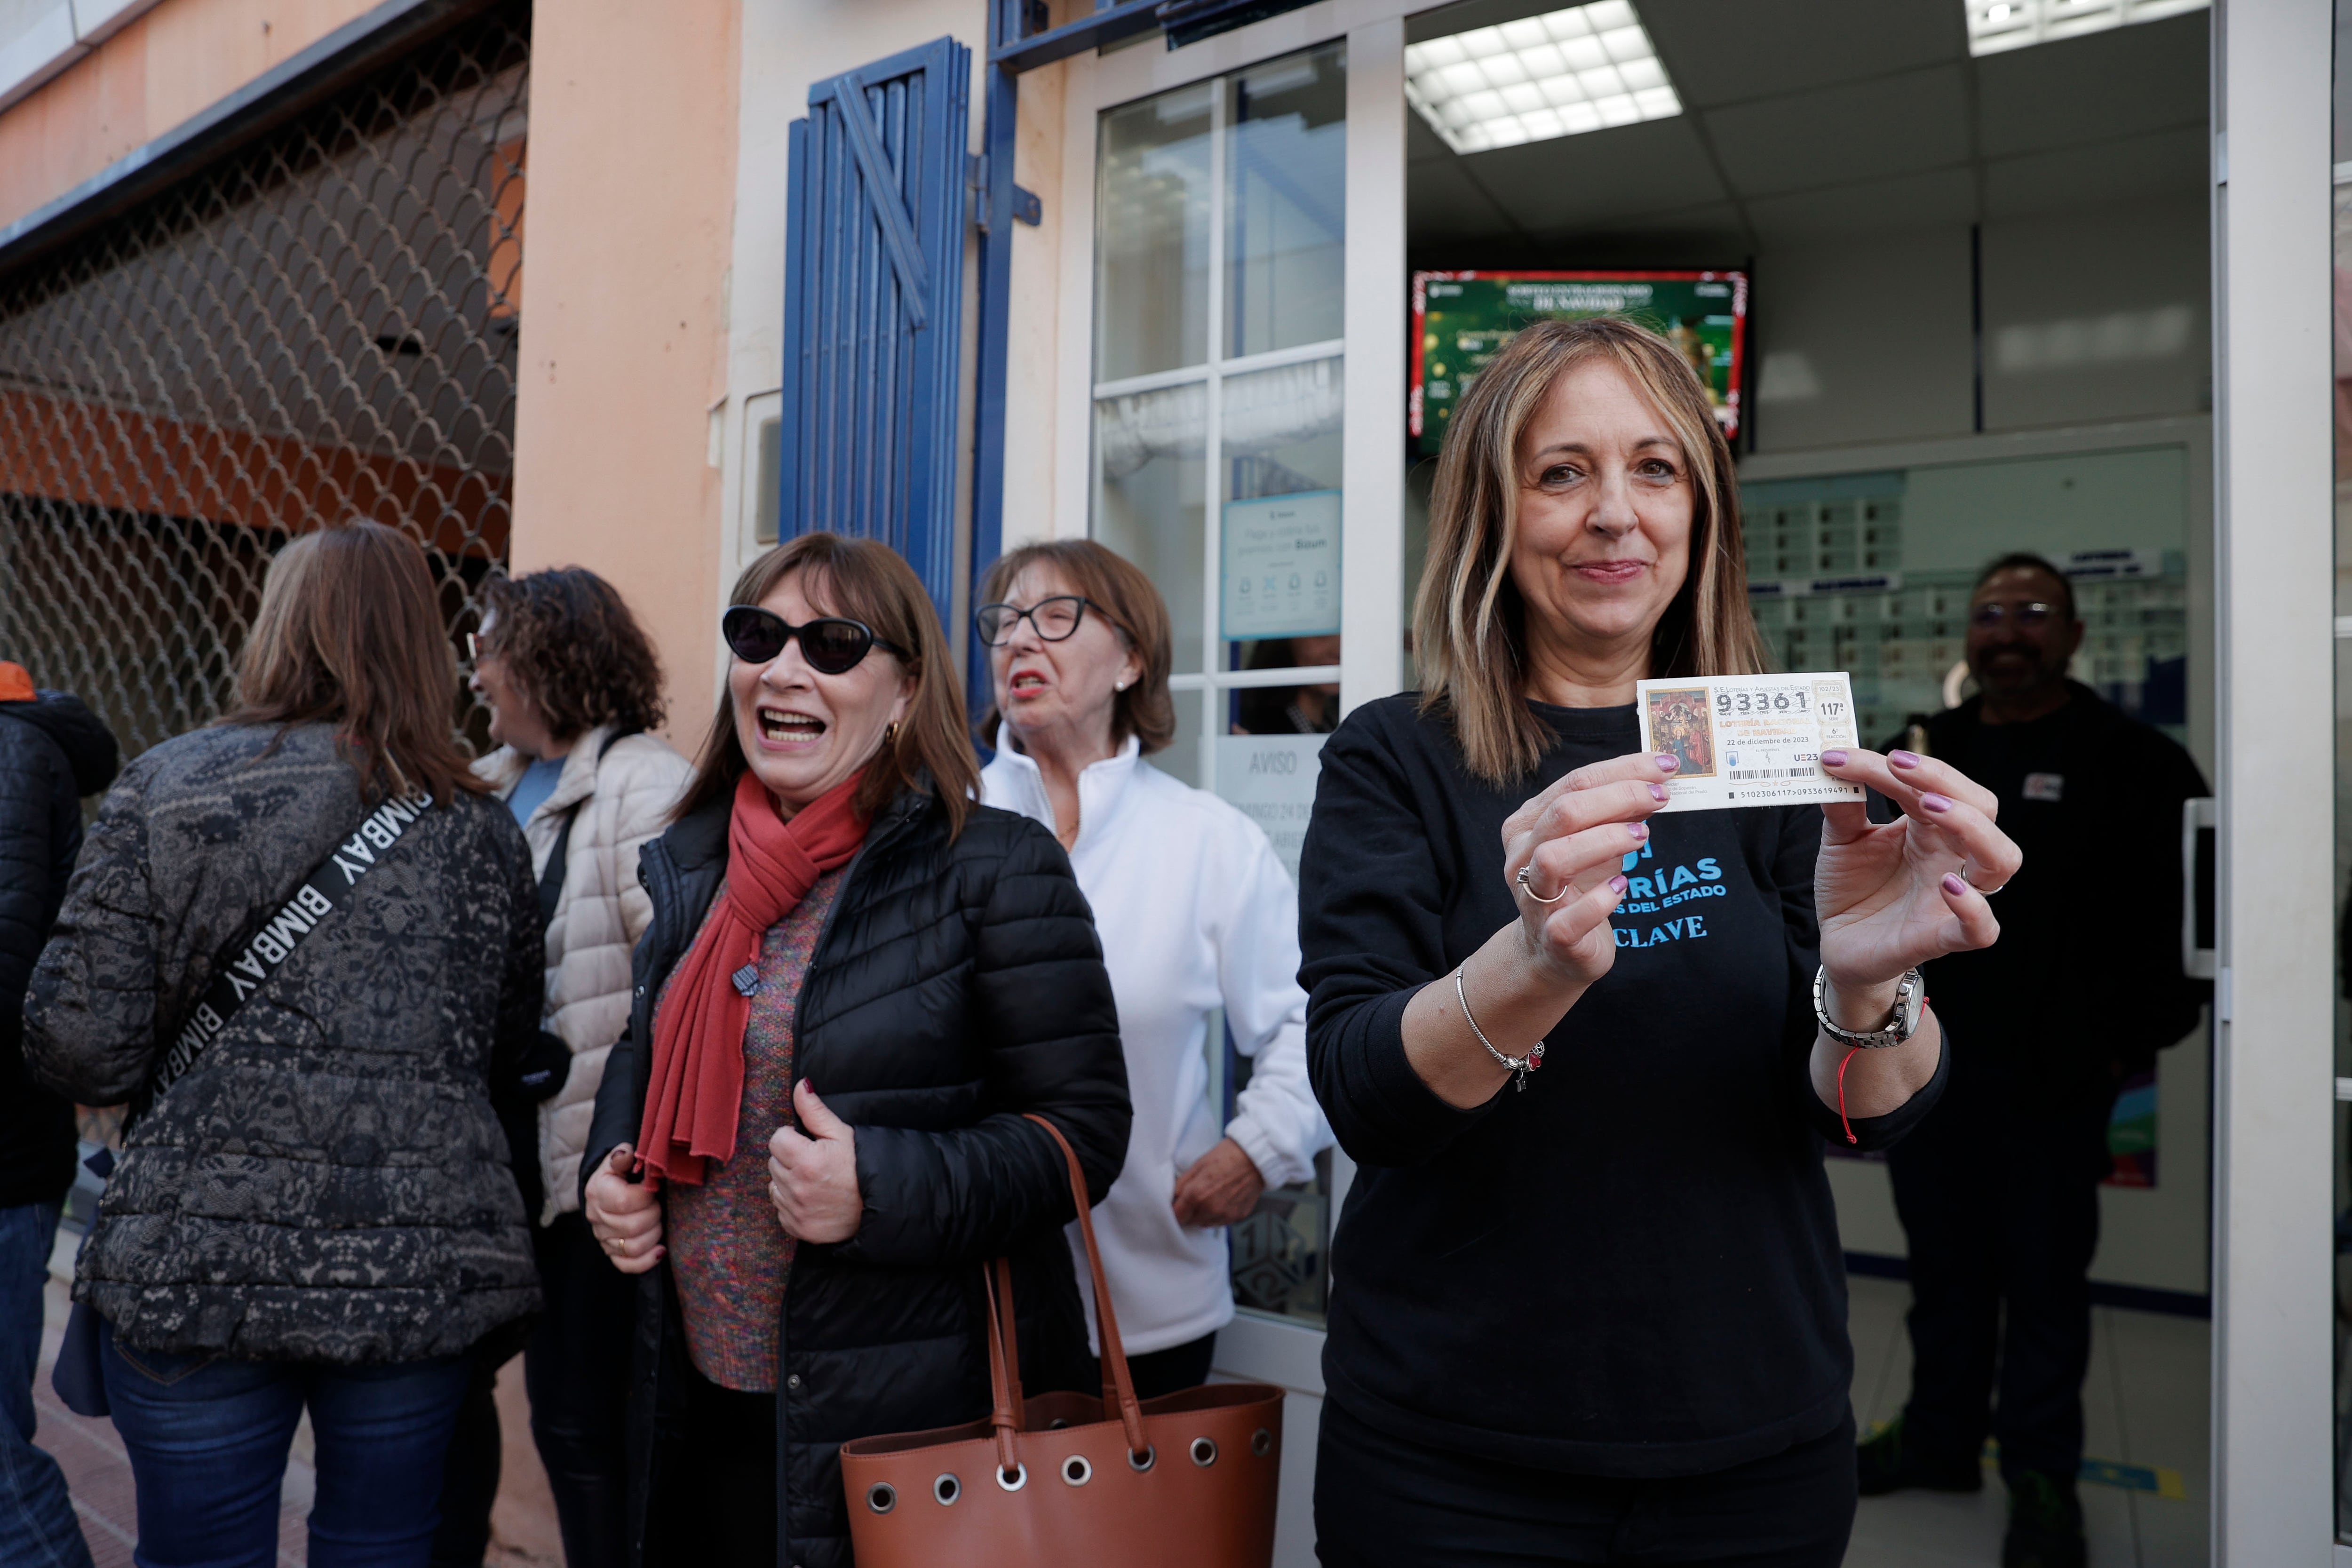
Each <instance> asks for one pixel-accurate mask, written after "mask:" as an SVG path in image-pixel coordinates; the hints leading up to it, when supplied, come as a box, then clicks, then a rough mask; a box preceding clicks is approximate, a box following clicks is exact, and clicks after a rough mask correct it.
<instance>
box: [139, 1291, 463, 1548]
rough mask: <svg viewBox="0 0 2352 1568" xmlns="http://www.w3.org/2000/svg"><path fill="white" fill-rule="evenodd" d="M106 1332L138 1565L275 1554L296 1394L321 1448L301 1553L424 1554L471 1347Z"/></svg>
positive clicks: (297, 1409) (297, 1413) (298, 1411)
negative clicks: (247, 1355)
mask: <svg viewBox="0 0 2352 1568" xmlns="http://www.w3.org/2000/svg"><path fill="white" fill-rule="evenodd" d="M100 1342H101V1344H102V1346H103V1350H102V1352H101V1353H102V1355H103V1357H104V1365H105V1368H106V1397H107V1400H108V1402H109V1403H110V1404H111V1405H113V1406H114V1429H115V1431H116V1432H117V1433H118V1434H119V1435H120V1436H121V1438H122V1446H123V1447H125V1448H126V1449H128V1450H130V1454H131V1476H132V1478H133V1479H135V1480H136V1481H137V1482H138V1484H139V1549H138V1551H137V1552H135V1553H134V1554H133V1558H132V1560H133V1561H134V1562H136V1563H138V1564H139V1568H275V1564H276V1563H277V1561H278V1493H279V1490H280V1489H281V1487H282V1486H283V1484H284V1481H285V1477H286V1455H287V1450H288V1449H289V1447H290V1446H291V1445H292V1443H293V1441H294V1427H295V1425H296V1423H298V1422H299V1420H300V1419H301V1416H302V1407H303V1406H304V1405H309V1406H310V1435H311V1437H312V1440H313V1442H314V1443H315V1444H316V1447H317V1452H318V1462H319V1489H318V1495H317V1498H316V1500H315V1501H314V1502H313V1503H312V1504H311V1508H310V1568H425V1564H426V1563H427V1562H428V1561H429V1560H430V1558H431V1556H432V1551H433V1531H434V1530H435V1528H436V1525H438V1523H439V1522H440V1517H441V1510H440V1503H441V1468H442V1456H443V1454H444V1452H445V1451H446V1449H447V1448H448V1447H449V1433H450V1430H451V1428H452V1427H453V1426H456V1424H457V1407H458V1405H460V1404H462V1403H463V1402H464V1400H465V1397H466V1384H467V1379H468V1378H470V1377H471V1376H472V1369H473V1363H472V1362H471V1361H470V1360H468V1359H467V1357H465V1356H443V1357H441V1358H440V1359H438V1360H436V1361H422V1362H402V1363H394V1364H392V1365H389V1366H348V1367H346V1366H325V1365H320V1364H318V1363H302V1362H246V1361H227V1360H225V1359H223V1358H221V1357H219V1356H215V1355H161V1354H155V1353H152V1352H147V1351H142V1350H138V1349H135V1348H133V1347H131V1346H129V1345H125V1344H122V1343H120V1342H118V1341H117V1340H116V1339H115V1337H114V1332H113V1330H112V1329H111V1328H109V1329H107V1330H105V1331H102V1333H101V1335H100Z"/></svg>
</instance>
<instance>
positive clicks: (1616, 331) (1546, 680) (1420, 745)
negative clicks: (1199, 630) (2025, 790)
mask: <svg viewBox="0 0 2352 1568" xmlns="http://www.w3.org/2000/svg"><path fill="white" fill-rule="evenodd" d="M1413 626H1414V651H1415V654H1416V656H1417V658H1418V662H1419V668H1420V675H1421V688H1422V689H1421V691H1420V692H1419V693H1418V694H1406V695H1403V696H1400V697H1395V698H1390V699H1387V700H1381V701H1378V702H1373V703H1369V704H1366V705H1365V706H1363V707H1360V708H1359V709H1357V710H1355V711H1354V712H1353V713H1352V714H1350V715H1349V718H1348V720H1347V721H1346V722H1344V723H1343V724H1342V725H1341V726H1340V727H1339V731H1338V732H1337V733H1336V734H1334V735H1333V736H1332V738H1331V740H1330V742H1329V743H1328V745H1327V747H1326V748H1325V750H1324V752H1323V758H1322V776H1321V781H1320V784H1319V785H1318V793H1317V798H1316V806H1315V816H1314V820H1313V824H1312V826H1310V828H1309V829H1308V832H1307V845H1306V851H1305V860H1304V864H1303V867H1302V870H1301V887H1300V900H1299V902H1300V909H1301V911H1302V913H1301V920H1300V945H1301V950H1302V952H1303V955H1304V961H1305V962H1304V968H1303V969H1302V971H1301V978H1302V980H1303V981H1304V982H1305V984H1306V985H1307V989H1308V992H1309V997H1310V1000H1309V1004H1308V1014H1307V1037H1308V1052H1309V1058H1310V1062H1311V1066H1312V1069H1313V1073H1314V1079H1315V1085H1316V1091H1317V1094H1318V1097H1319V1098H1320V1099H1321V1100H1322V1102H1323V1106H1324V1110H1326V1112H1327V1113H1328V1116H1329V1118H1330V1121H1331V1125H1332V1128H1333V1130H1334V1131H1336V1132H1337V1134H1338V1136H1339V1142H1340V1143H1341V1144H1342V1145H1343V1146H1344V1147H1345V1148H1346V1149H1347V1150H1348V1152H1349V1153H1350V1154H1351V1155H1352V1156H1353V1157H1354V1158H1355V1160H1356V1162H1357V1165H1358V1173H1357V1176H1356V1179H1355V1182H1354V1184H1353V1186H1352V1187H1351V1188H1350V1189H1349V1194H1348V1197H1347V1202H1346V1206H1345V1209H1344V1211H1343V1213H1342V1215H1341V1217H1340V1221H1339V1231H1338V1235H1337V1237H1336V1238H1335V1241H1334V1245H1333V1253H1332V1272H1333V1275H1334V1278H1335V1279H1337V1280H1340V1281H1344V1283H1343V1284H1340V1285H1339V1287H1338V1288H1337V1289H1334V1291H1333V1292H1332V1298H1331V1313H1330V1333H1329V1339H1328V1343H1327V1346H1326V1349H1325V1352H1324V1380H1325V1384H1326V1389H1327V1398H1326V1403H1325V1405H1324V1410H1323V1418H1322V1430H1321V1437H1320V1443H1321V1453H1320V1458H1319V1459H1318V1467H1317V1479H1316V1488H1317V1495H1316V1519H1317V1526H1318V1532H1319V1535H1320V1552H1321V1556H1322V1561H1323V1562H1324V1563H1326V1564H1327V1565H1331V1568H1339V1565H1348V1568H1358V1565H1372V1564H1388V1563H1399V1564H1402V1563H1432V1562H1454V1561H1468V1560H1472V1559H1475V1560H1476V1561H1478V1562H1480V1563H1528V1564H1534V1563H1633V1562H1641V1563H1685V1562H1706V1563H1741V1564H1750V1563H1752V1564H1768V1563H1769V1564H1776V1565H1778V1564H1786V1565H1789V1568H1815V1565H1818V1568H1834V1565H1835V1564H1837V1563H1839V1562H1840V1561H1841V1560H1842V1559H1843V1555H1844V1552H1845V1546H1846V1537H1847V1534H1848V1532H1849V1531H1850V1529H1851V1526H1852V1522H1853V1509H1854V1482H1855V1473H1854V1458H1853V1415H1852V1413H1851V1410H1850V1407H1849V1404H1848V1385H1849V1384H1850V1382H1851V1380H1852V1371H1853V1368H1852V1352H1851V1349H1850V1347H1849V1344H1848V1341H1847V1338H1846V1327H1845V1279H1844V1269H1843V1256H1842V1253H1841V1249H1840V1247H1839V1242H1838V1235H1837V1218H1836V1214H1835V1211H1834V1209H1833V1208H1832V1204H1831V1198H1830V1190H1829V1184H1828V1183H1827V1181H1826V1179H1825V1178H1824V1176H1823V1174H1822V1143H1823V1141H1824V1140H1834V1141H1836V1142H1840V1143H1850V1144H1852V1145H1854V1146H1857V1147H1860V1148H1864V1149H1872V1148H1882V1147H1885V1145H1886V1144H1888V1143H1890V1142H1894V1141H1895V1139H1897V1138H1899V1137H1901V1136H1902V1135H1903V1133H1904V1132H1905V1131H1906V1130H1908V1129H1909V1128H1910V1127H1911V1126H1913V1125H1914V1124H1916V1122H1917V1121H1918V1120H1919V1119H1920V1118H1921V1117H1922V1116H1923V1115H1925V1114H1926V1113H1927V1110H1929V1109H1930V1107H1932V1106H1933V1104H1934V1103H1935V1100H1936V1099H1937V1095H1938V1093H1939V1092H1940V1091H1941V1088H1942V1083H1943V1079H1944V1059H1945V1058H1944V1050H1943V1039H1942V1034H1941V1030H1940V1029H1939V1027H1938V1026H1937V1021H1936V1016H1935V1014H1934V1012H1933V1010H1932V1009H1930V1008H1928V1007H1927V1005H1926V997H1925V995H1924V994H1923V991H1922V987H1921V984H1920V982H1919V979H1918V973H1917V972H1918V966H1919V965H1920V964H1921V963H1925V962H1926V961H1927V960H1928V959H1931V958H1935V957H1937V956H1938V955H1940V954H1943V953H1946V952H1957V951H1960V950H1964V949H1970V948H1980V947H1984V946H1987V945H1988V944H1990V942H1992V941H1993V940H1994V939H1995V937H1996V936H1997V935H1998V933H1999V930H2000V928H1999V924H1998V922H1997V921H1995V919H1994V917H1993V913H1992V910H1991V907H1990V905H1989V904H1988V903H1987V902H1986V894H1987V893H1989V892H1992V891H1997V890H1998V889H2000V885H2001V884H2002V883H2003V882H2004V881H2006V880H2007V879H2008V878H2009V877H2010V875H2011V873H2013V872H2014V871H2015V870H2016V868H2017V866H2018V863H2019V855H2018V851H2017V848H2016V846H2014V845H2013V844H2011V842H2010V840H2009V839H2008V838H2007V837H2005V836H2004V835H2003V834H2002V833H2001V832H2000V828H1999V827H1998V826H1995V824H1994V821H1993V812H1994V803H1993V797H1992V796H1991V795H1990V794H1988V793H1987V792H1986V791H1984V790H1982V789H1979V787H1977V786H1976V785H1975V784H1971V783H1970V782H1969V781H1968V780H1967V779H1965V778H1963V777H1961V776H1960V775H1959V774H1958V773H1955V772H1953V771H1952V770H1951V769H1950V768H1949V767H1948V766H1946V765H1944V764H1942V763H1937V762H1935V761H1933V760H1931V759H1927V758H1923V757H1916V756H1912V755H1910V754H1909V753H1907V752H1892V753H1889V754H1885V755H1881V754H1880V753H1877V752H1869V751H1865V750H1864V749H1862V748H1861V747H1860V746H1858V745H1856V744H1854V743H1853V710H1852V698H1851V694H1850V693H1849V692H1848V690H1847V689H1846V681H1845V679H1844V677H1843V675H1842V674H1840V673H1838V672H1834V671H1824V672H1813V673H1808V674H1803V675H1769V674H1766V673H1764V672H1765V668H1766V655H1765V649H1764V647H1763V644H1762V642H1761V639H1760V638H1759V637H1758V635H1757V631H1756V627H1755V625H1754V623H1753V621H1752V620H1751V619H1750V617H1749V615H1748V598H1747V584H1746V567H1745V563H1744V557H1743V550H1742V546H1741V541H1740V531H1739V511H1738V492H1737V489H1736V485H1735V480H1734V477H1733V473H1732V464H1731V454H1730V452H1729V449H1728V448H1727V446H1726V445H1725V442H1724V438H1723V437H1722V435H1721V434H1720V432H1719V430H1718V427H1717V425H1716V422H1715V420H1714V418H1713V417H1712V416H1711V413H1710V410H1709V408H1708V405H1707V403H1706V395H1705V394H1704V393H1703V392H1702V390H1701V388H1700V386H1699V384H1698V381H1697V380H1696V377H1695V376H1694V375H1693V374H1692V373H1691V371H1690V369H1689V367H1688V365H1687V364H1686V363H1685V362H1684V361H1683V359H1682V358H1681V356H1680V355H1678V354H1677V353H1675V350H1674V349H1673V347H1672V346H1671V345H1669V344H1668V343H1667V342H1665V341H1664V340H1663V339H1661V338H1659V337H1657V336H1655V335H1654V334H1652V333H1650V332H1648V331H1644V330H1643V329H1641V328H1639V327H1636V326H1633V325H1632V324H1630V323H1628V322H1626V321H1621V320H1616V319H1612V318H1601V319H1596V320H1590V321H1576V322H1560V321H1546V322H1541V323H1538V324H1537V325H1534V326H1531V327H1529V328H1528V329H1526V330H1525V331H1521V332H1520V333H1519V334H1518V335H1517V337H1516V338H1514V339H1513V340H1512V341H1511V342H1510V343H1509V344H1508V345H1507V347H1506V348H1505V349H1504V350H1503V352H1502V353H1499V354H1498V355H1496V358H1495V360H1494V361H1493V362H1492V363H1490V364H1489V365H1488V366H1487V367H1486V369H1485V370H1484V371H1482V372H1481V373H1480V374H1479V376H1478V378H1477V380H1476V382H1475V384H1474V385H1473V386H1472V388H1471V390H1470V392H1469V394H1468V395H1467V396H1466V397H1465V399H1464V401H1463V403H1462V405H1461V406H1460V408H1459V409H1458V410H1457V412H1456V413H1455V415H1454V426H1453V429H1452V433H1451V434H1450V435H1449V437H1448V438H1447V442H1446V447H1445V451H1444V455H1443V456H1442V457H1441V458H1440V459H1439V467H1438V474H1437V482H1436V489H1435V493H1434V496H1433V502H1432V506H1431V517H1430V545H1429V559H1428V564H1427V566H1426V568H1425V570H1424V571H1423V576H1422V582H1421V590H1420V596H1419V601H1418V603H1417V605H1416V606H1415V610H1414V617H1413ZM1645 740H1646V742H1647V743H1646V744H1645ZM1865 785H1866V786H1869V787H1871V788H1874V789H1876V790H1878V791H1879V792H1881V793H1882V794H1884V795H1887V796H1888V797H1890V798H1891V799H1893V800H1894V801H1895V803H1896V804H1897V805H1899V806H1901V807H1902V809H1903V816H1901V817H1900V818H1899V819H1898V820H1896V821H1895V822H1894V823H1892V824H1889V825H1886V826H1876V827H1874V826H1871V824H1870V823H1869V821H1868V820H1867V817H1866V816H1865V815H1864V805H1863V801H1862V786H1865Z"/></svg>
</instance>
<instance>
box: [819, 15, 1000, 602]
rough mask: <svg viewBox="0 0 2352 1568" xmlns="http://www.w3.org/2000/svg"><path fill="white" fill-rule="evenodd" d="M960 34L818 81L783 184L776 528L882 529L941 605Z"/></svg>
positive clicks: (956, 320) (960, 185)
mask: <svg viewBox="0 0 2352 1568" xmlns="http://www.w3.org/2000/svg"><path fill="white" fill-rule="evenodd" d="M970 93H971V50H969V49H967V48H965V47H962V46H961V45H960V44H958V43H957V42H956V41H955V40H954V39H952V38H940V39H936V40H934V41H933V42H931V43H929V44H925V45H923V46H922V47H919V48H914V49H909V50H908V51H906V52H905V53H904V54H898V55H893V56H891V57H890V58H887V59H885V60H878V61H877V62H875V63H874V64H872V65H869V66H865V67H862V68H859V69H856V70H854V71H849V72H846V73H845V74H843V75H841V76H837V77H833V78H831V79H827V80H824V81H821V82H818V83H817V84H816V85H815V86H814V87H812V88H811V89H809V112H808V118H807V119H805V120H796V121H793V128H792V169H791V182H792V183H791V185H790V187H789V189H788V193H787V195H786V199H785V213H786V216H785V223H786V226H787V228H786V233H785V237H784V246H785V250H784V366H783V409H782V418H783V432H782V434H783V454H782V457H783V462H782V496H781V497H780V506H779V510H778V512H777V519H778V531H779V532H780V533H781V534H782V535H783V536H785V537H791V536H793V535H794V534H800V533H807V532H811V531H814V530H817V529H832V530H835V531H837V532H841V533H850V534H857V535H861V536H864V537H866V538H869V539H879V540H882V541H883V542H886V543H888V544H890V545H892V546H894V547H895V548H896V549H897V550H898V552H900V553H901V554H903V555H904V556H906V558H907V559H908V561H909V562H911V563H913V564H914V568H915V570H916V572H918V573H919V574H920V575H921V576H922V579H923V583H924V584H925V585H926V586H927V587H928V588H929V590H930V593H931V601H932V603H933V604H934V605H936V606H937V607H938V609H939V612H940V620H941V622H942V623H945V622H947V621H948V619H949V618H950V616H951V614H952V606H953V604H954V595H955V584H954V568H955V516H954V510H955V477H956V439H955V437H956V397H957V388H958V386H959V384H960V383H959V373H960V370H961V363H960V355H961V342H962V314H963V255H964V201H965V178H966V175H965V169H966V160H967V155H968V154H967V151H966V149H967V145H968V142H969V138H970V118H971V106H970V102H969V99H970Z"/></svg>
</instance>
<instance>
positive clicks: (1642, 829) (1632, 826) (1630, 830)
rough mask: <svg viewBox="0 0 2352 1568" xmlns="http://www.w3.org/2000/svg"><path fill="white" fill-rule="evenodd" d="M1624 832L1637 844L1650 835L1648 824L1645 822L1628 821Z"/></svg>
mask: <svg viewBox="0 0 2352 1568" xmlns="http://www.w3.org/2000/svg"><path fill="white" fill-rule="evenodd" d="M1625 834H1626V837H1629V838H1631V839H1633V842H1634V843H1636V844H1639V843H1640V842H1641V841H1642V840H1643V839H1644V838H1647V837H1649V836H1650V825H1649V824H1648V823H1646V822H1629V823H1627V824H1626V825H1625Z"/></svg>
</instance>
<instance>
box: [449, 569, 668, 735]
mask: <svg viewBox="0 0 2352 1568" xmlns="http://www.w3.org/2000/svg"><path fill="white" fill-rule="evenodd" d="M482 616H483V622H484V624H485V626H488V631H487V632H485V633H484V634H483V636H482V638H481V653H482V655H483V657H496V658H502V659H504V660H506V662H507V668H508V669H509V670H510V671H511V672H512V673H513V676H514V678H515V679H516V681H517V682H518V683H519V684H520V686H521V687H522V689H523V691H524V692H525V694H526V695H528V696H529V697H530V700H531V702H532V703H533V705H535V706H536V707H537V708H538V709H539V712H540V716H541V718H542V719H544V720H546V721H547V727H548V729H549V731H551V733H553V735H554V736H555V738H556V739H557V740H559V741H565V742H570V741H572V740H576V739H577V738H578V737H580V736H582V735H584V734H586V733H587V732H588V731H591V730H593V729H594V728H596V727H597V726H598V725H600V724H610V725H612V726H613V727H614V729H615V730H617V731H621V732H622V733H624V734H634V733H635V732H637V731H642V730H655V729H659V728H660V727H661V721H662V714H663V709H662V697H661V687H662V678H661V661H660V660H659V659H658V658H655V657H654V645H653V642H652V640H651V639H650V638H648V637H646V634H645V628H643V627H642V626H638V625H637V618H636V617H635V616H633V615H631V614H629V606H628V603H627V601H625V600H624V599H623V598H622V597H621V594H620V590H619V589H617V588H615V587H614V586H613V584H610V583H607V582H605V581H604V579H603V578H602V577H599V576H598V575H596V574H594V573H593V572H591V571H589V570H588V569H587V568H586V567H584V566H562V567H557V568H554V569H552V570H550V571H546V572H532V573H530V574H527V575H524V576H521V577H494V578H492V579H491V580H490V581H489V582H488V584H484V586H483V591H482Z"/></svg>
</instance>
